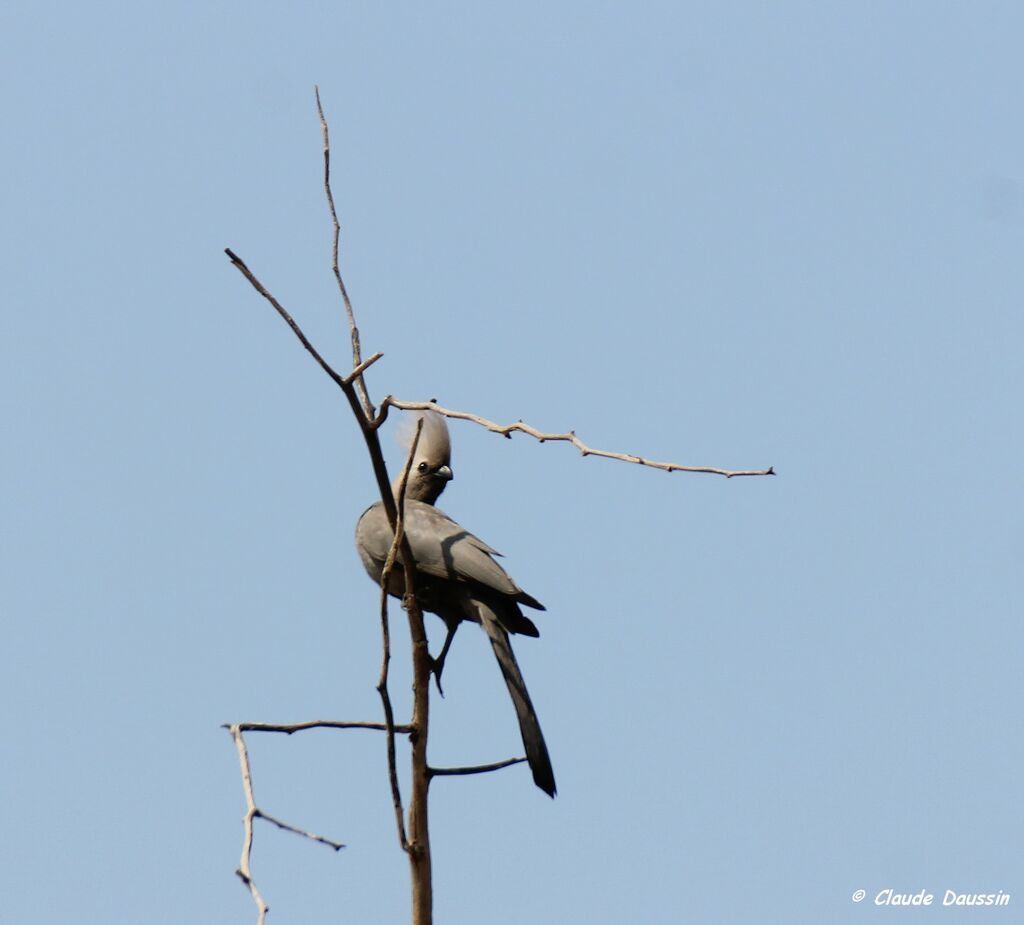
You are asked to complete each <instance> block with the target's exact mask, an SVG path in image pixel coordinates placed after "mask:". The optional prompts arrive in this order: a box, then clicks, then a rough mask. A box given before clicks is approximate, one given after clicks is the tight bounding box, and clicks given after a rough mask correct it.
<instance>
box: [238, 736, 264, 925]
mask: <svg viewBox="0 0 1024 925" xmlns="http://www.w3.org/2000/svg"><path fill="white" fill-rule="evenodd" d="M229 730H230V732H231V738H232V739H234V740H235V748H236V749H237V750H238V763H239V765H240V766H241V769H242V789H243V790H244V791H245V807H246V812H245V816H244V817H243V819H242V825H243V827H244V832H245V835H244V836H243V838H242V859H241V861H239V864H238V870H236V871H235V873H236V874H238V876H239V877H240V878H241V880H242V883H244V884H245V885H246V886H247V887H248V888H249V894H250V895H251V896H252V901H253V902H254V903H256V910H257V913H256V923H257V925H263V923H264V922H265V921H266V918H267V908H268V907H267V904H266V903H265V902H264V901H263V897H262V896H261V895H260V891H259V890H258V889H257V888H256V882H255V881H254V880H253V879H252V867H251V866H250V860H251V858H252V837H253V831H252V821H253V819H255V818H256V814H257V812H258V810H257V809H256V799H255V797H254V796H253V792H252V772H251V770H250V768H249V750H248V749H247V748H246V747H245V739H244V738H243V737H242V731H241V730H240V729H239V728H238V727H237V726H230V727H229Z"/></svg>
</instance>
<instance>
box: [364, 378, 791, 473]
mask: <svg viewBox="0 0 1024 925" xmlns="http://www.w3.org/2000/svg"><path fill="white" fill-rule="evenodd" d="M389 405H390V406H391V407H393V408H401V409H402V410H403V411H436V412H437V413H438V414H443V415H444V416H445V417H446V418H454V419H456V420H459V421H472V422H473V423H474V424H479V425H480V426H481V427H486V428H487V430H489V431H491V432H493V433H496V434H501V435H502V436H503V437H508V438H509V439H511V437H512V432H513V431H517V430H518V431H520V432H522V433H524V434H528V435H529V436H531V437H533V438H535V439H536V440H539V441H540V442H541V443H548V442H552V443H554V442H556V441H563V442H565V443H571V444H572V445H573V446H574V447H576V449H578V450H579V451H580V454H581V455H583V456H602V457H604V458H605V459H619V460H622V462H628V463H636V464H637V465H638V466H647V467H648V468H650V469H662V470H664V471H665V472H706V473H709V474H711V475H724V476H725V477H726V478H727V479H733V478H739V477H740V476H744V475H775V468H774V466H769V467H768V468H767V469H744V470H733V469H717V468H715V467H714V466H681V465H679V464H678V463H672V462H656V461H655V460H653V459H646V458H645V457H643V456H634V455H633V454H631V453H614V452H612V451H611V450H595V449H594V448H593V447H590V446H587V445H586V444H585V443H584V442H583V441H582V440H580V438H579V437H577V436H576V432H575V431H572V430H570V431H567V432H566V433H564V434H549V433H544V432H543V431H540V430H537V429H536V428H535V427H531V426H530V425H529V424H524V423H523V422H522V421H516V422H515V423H514V424H495V423H494V421H489V420H487V418H482V417H480V416H479V415H477V414H471V413H470V412H468V411H453V410H451V409H450V408H442V407H441V406H440V405H438V404H435V403H434V402H428V401H400V400H399V399H397V398H393V397H392V396H390V395H387V396H385V398H384V400H383V401H382V402H381V410H380V413H379V414H378V416H377V418H374V420H373V422H372V423H373V426H374V427H380V425H381V424H382V423H383V421H384V418H385V417H386V414H385V409H386V408H387V407H388V406H389Z"/></svg>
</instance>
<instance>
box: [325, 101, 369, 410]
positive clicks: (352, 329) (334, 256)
mask: <svg viewBox="0 0 1024 925" xmlns="http://www.w3.org/2000/svg"><path fill="white" fill-rule="evenodd" d="M314 89H315V91H316V111H317V115H319V116H320V133H321V135H322V136H323V140H324V193H325V194H326V195H327V207H328V208H329V209H330V212H331V224H332V226H333V237H332V241H331V269H332V270H333V271H334V279H335V280H336V281H337V283H338V291H339V292H340V293H341V300H342V302H344V303H345V314H346V315H348V329H349V334H350V335H351V338H352V366H353V368H354V370H356V372H353V374H352V375H353V378H354V379H355V383H356V388H357V389H358V390H359V398H360V400H361V401H362V404H363V411H364V412H365V413H366V417H367V418H372V417H373V405H372V404H371V402H370V396H369V394H368V393H367V391H366V385H365V383H364V382H363V376H362V374H363V369H365V367H363V369H360V366H362V356H361V353H360V346H359V328H357V327H356V316H355V312H353V311H352V302H351V300H350V299H349V297H348V289H346V288H345V281H344V280H343V279H342V278H341V270H340V269H339V268H338V242H339V240H340V238H341V225H340V224H339V222H338V210H337V209H335V207H334V194H333V193H332V192H331V137H330V132H329V131H328V128H327V119H326V118H325V117H324V107H323V105H322V104H321V103H320V88H319V87H315V88H314Z"/></svg>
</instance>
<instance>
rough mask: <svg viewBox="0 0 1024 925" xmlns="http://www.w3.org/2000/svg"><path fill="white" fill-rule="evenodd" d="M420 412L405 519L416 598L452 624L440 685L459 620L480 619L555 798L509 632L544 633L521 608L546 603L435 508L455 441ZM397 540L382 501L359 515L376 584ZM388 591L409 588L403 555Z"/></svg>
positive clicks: (526, 740)
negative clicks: (413, 566)
mask: <svg viewBox="0 0 1024 925" xmlns="http://www.w3.org/2000/svg"><path fill="white" fill-rule="evenodd" d="M419 417H420V418H421V419H422V421H423V425H422V429H421V431H420V437H419V443H418V444H417V447H416V456H415V458H414V459H413V462H412V468H411V469H410V471H409V477H408V481H407V482H406V487H405V514H404V525H405V535H406V537H407V538H408V540H409V546H410V548H411V549H412V554H413V558H414V559H415V560H416V597H417V599H418V600H419V603H420V606H421V607H422V608H423V609H424V610H428V611H430V612H431V613H435V614H437V615H438V616H439V617H440V618H441V619H442V620H444V622H445V626H446V627H447V630H448V633H447V636H446V638H445V641H444V645H443V647H442V648H441V652H440V654H439V655H438V657H437V658H436V659H434V675H435V677H436V679H437V685H438V689H439V690H440V687H441V672H442V671H443V669H444V661H445V658H446V657H447V655H448V649H449V648H450V646H451V644H452V639H453V638H454V636H455V631H456V630H457V629H458V626H459V624H460V623H461V622H463V621H464V620H469V621H471V622H473V623H478V624H480V626H481V627H483V630H484V632H486V633H487V637H488V638H489V639H490V642H491V647H492V648H493V649H494V655H495V657H496V658H497V660H498V665H499V666H500V667H501V673H502V675H503V676H504V678H505V684H506V685H507V686H508V692H509V694H510V695H511V697H512V703H513V705H514V706H515V710H516V716H517V717H518V718H519V731H520V733H521V734H522V737H523V746H524V747H525V749H526V758H527V761H528V762H529V765H530V770H531V771H532V772H533V780H534V782H535V783H536V784H537V786H538V787H540V789H541V790H543V791H544V792H545V793H546V794H548V795H549V796H552V797H553V796H554V795H555V773H554V771H553V769H552V767H551V759H550V757H549V756H548V749H547V745H546V744H545V742H544V735H543V734H542V733H541V730H540V722H539V721H538V720H537V713H536V711H535V710H534V709H533V703H532V702H531V701H530V695H529V693H528V692H527V690H526V683H525V682H524V681H523V675H522V672H521V671H520V670H519V665H518V663H517V662H516V657H515V655H514V653H513V652H512V646H511V644H510V643H509V638H508V637H509V633H520V634H522V635H524V636H539V635H540V633H539V632H538V631H537V627H536V626H535V625H534V623H533V621H532V620H530V619H529V617H527V616H525V615H524V614H523V612H522V610H520V604H522V605H525V606H526V607H532V608H534V609H535V610H543V609H544V606H543V604H541V603H540V602H539V601H538V600H536V598H533V597H531V596H530V595H529V594H527V593H526V592H525V591H524V590H523V589H522V588H520V587H519V585H517V584H516V583H515V582H514V581H513V580H512V578H511V577H510V576H509V575H508V573H507V572H506V571H505V570H504V569H503V568H502V567H501V566H500V565H499V564H498V563H497V562H496V561H495V560H494V556H498V555H500V553H499V552H497V551H496V550H494V549H492V548H491V547H490V546H488V545H487V544H486V543H485V542H483V541H482V540H479V539H477V538H476V537H475V536H473V534H472V533H470V532H469V531H468V530H466V529H464V528H463V527H461V526H459V524H457V523H456V522H455V521H454V520H452V519H451V518H450V517H449V516H448V515H447V514H445V513H444V512H443V511H441V510H439V509H438V508H436V507H434V502H435V501H437V499H438V496H439V495H440V494H441V492H443V491H444V489H445V487H446V486H447V484H448V482H449V481H451V479H452V478H453V475H452V470H451V465H450V463H451V442H450V440H449V436H448V425H447V424H446V423H445V419H444V417H443V416H442V415H440V414H438V413H437V412H435V411H426V412H422V413H421V415H420V416H419ZM400 480H401V479H400V478H399V479H396V480H395V483H394V485H393V486H392V490H393V491H395V492H396V494H397V492H398V490H399V482H400ZM396 500H397V497H396ZM393 540H394V532H393V531H392V529H391V524H390V523H389V522H388V517H387V513H386V511H385V510H384V505H383V503H382V502H380V501H378V502H377V503H376V504H374V505H372V506H371V507H370V508H368V509H367V510H366V511H365V513H364V514H363V516H362V517H360V518H359V524H358V525H357V527H356V547H357V548H358V550H359V557H360V559H362V561H363V565H364V566H365V567H366V571H367V573H368V574H369V576H370V577H371V578H372V579H373V580H374V581H376V582H377V583H378V584H380V580H381V573H382V572H383V570H384V562H385V560H386V559H387V556H388V552H389V551H390V549H391V544H392V542H393ZM388 593H389V594H390V595H392V596H393V597H398V598H401V597H402V596H403V594H404V593H405V576H404V574H403V573H402V564H401V557H399V558H398V561H397V562H396V563H395V567H394V569H393V571H392V572H391V576H390V580H389V582H388Z"/></svg>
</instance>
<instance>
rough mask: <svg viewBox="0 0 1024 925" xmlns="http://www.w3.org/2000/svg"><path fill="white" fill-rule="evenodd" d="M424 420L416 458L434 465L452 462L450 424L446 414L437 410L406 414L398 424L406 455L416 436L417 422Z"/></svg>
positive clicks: (399, 438)
mask: <svg viewBox="0 0 1024 925" xmlns="http://www.w3.org/2000/svg"><path fill="white" fill-rule="evenodd" d="M420 420H422V421H423V430H421V431H420V442H419V443H418V444H417V446H416V458H417V459H418V460H419V459H425V460H426V461H427V462H428V463H429V464H430V465H431V466H432V467H435V466H441V465H447V464H448V463H449V462H451V456H452V444H451V439H450V438H449V436H448V424H447V423H446V422H445V419H444V415H441V414H438V413H437V412H436V411H417V412H416V413H415V414H406V415H404V416H403V417H402V421H401V423H400V424H399V425H398V442H399V444H400V445H401V447H402V449H403V450H405V453H406V455H408V454H409V448H410V447H411V446H412V441H413V439H414V438H415V437H416V423H417V422H418V421H420Z"/></svg>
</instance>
